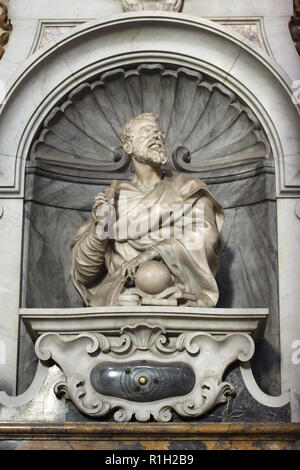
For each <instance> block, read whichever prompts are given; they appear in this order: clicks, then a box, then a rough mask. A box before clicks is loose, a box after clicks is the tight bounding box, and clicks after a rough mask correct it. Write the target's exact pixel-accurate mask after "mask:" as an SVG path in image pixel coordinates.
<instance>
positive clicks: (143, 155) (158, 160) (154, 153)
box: [134, 147, 168, 166]
mask: <svg viewBox="0 0 300 470" xmlns="http://www.w3.org/2000/svg"><path fill="white" fill-rule="evenodd" d="M134 157H135V159H136V161H137V162H139V163H146V164H148V165H149V164H150V165H155V166H165V165H166V164H167V163H168V156H167V154H166V151H165V149H164V147H161V149H159V150H158V149H155V150H154V149H147V150H146V151H143V152H135V153H134Z"/></svg>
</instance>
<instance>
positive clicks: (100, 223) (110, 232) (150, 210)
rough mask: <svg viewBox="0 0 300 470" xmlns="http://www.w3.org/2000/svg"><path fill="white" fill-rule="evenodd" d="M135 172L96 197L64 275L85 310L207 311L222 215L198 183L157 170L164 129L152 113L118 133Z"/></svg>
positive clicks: (214, 289)
mask: <svg viewBox="0 0 300 470" xmlns="http://www.w3.org/2000/svg"><path fill="white" fill-rule="evenodd" d="M121 141H122V144H123V148H124V150H125V152H126V153H127V154H128V155H129V156H130V158H131V160H132V164H133V167H134V170H135V175H134V177H133V179H132V180H131V181H129V182H121V183H116V182H113V184H112V186H111V187H110V188H108V189H107V190H105V191H104V192H101V193H99V194H98V195H97V196H96V198H95V202H94V206H93V209H92V213H91V217H90V219H89V221H88V222H87V223H86V224H84V225H83V226H82V227H81V228H80V229H79V231H78V232H77V234H76V236H75V238H74V240H73V242H72V246H71V276H72V280H73V283H74V285H75V287H76V288H77V289H78V291H79V293H80V294H81V296H82V298H83V300H84V302H85V304H86V306H93V307H97V306H106V305H173V306H175V305H179V306H196V307H214V306H215V305H216V304H217V301H218V296H219V291H218V286H217V283H216V280H215V275H216V273H217V271H218V262H219V258H218V250H219V233H220V229H221V226H222V223H223V210H222V208H221V206H220V205H219V204H218V202H217V201H216V200H215V199H214V197H213V196H212V195H211V194H210V192H209V191H208V189H207V186H206V185H205V183H203V182H202V181H200V180H199V179H197V178H195V177H193V176H190V175H189V174H179V173H171V172H166V171H164V167H165V166H166V165H167V163H168V156H167V154H166V150H165V144H164V132H163V130H162V129H161V127H160V125H159V123H158V121H157V119H156V117H155V116H154V115H153V114H152V113H143V114H141V115H139V116H137V117H135V118H133V119H131V120H130V121H129V122H127V123H126V124H125V125H124V127H123V129H122V135H121Z"/></svg>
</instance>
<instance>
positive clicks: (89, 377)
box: [35, 322, 254, 422]
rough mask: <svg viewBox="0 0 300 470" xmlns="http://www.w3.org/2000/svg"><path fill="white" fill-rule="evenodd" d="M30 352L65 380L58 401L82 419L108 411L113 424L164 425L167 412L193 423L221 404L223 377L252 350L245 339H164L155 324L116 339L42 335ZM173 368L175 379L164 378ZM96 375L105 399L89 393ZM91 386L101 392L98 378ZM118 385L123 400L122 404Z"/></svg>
mask: <svg viewBox="0 0 300 470" xmlns="http://www.w3.org/2000/svg"><path fill="white" fill-rule="evenodd" d="M35 349H36V354H37V356H38V358H39V359H40V360H41V361H49V360H52V361H54V362H55V363H56V364H58V366H59V367H60V368H61V369H62V371H63V373H64V375H65V381H64V382H59V383H58V384H56V386H55V388H54V392H55V393H56V395H57V397H58V398H61V397H64V398H66V399H70V400H72V402H73V403H74V405H75V406H76V407H77V408H78V409H79V410H80V411H81V412H82V413H83V414H85V415H88V416H90V417H95V418H100V417H101V416H104V415H106V414H107V413H108V412H110V411H114V419H115V420H116V421H119V422H123V421H129V420H130V419H131V418H132V417H133V416H135V418H136V419H137V420H138V421H148V420H149V419H150V418H151V416H153V418H154V419H155V420H156V421H170V420H171V419H172V411H175V412H176V413H178V414H179V415H181V416H185V417H196V416H200V415H202V414H204V413H206V412H208V411H209V410H211V409H212V408H213V407H214V406H216V405H217V404H218V403H225V402H226V401H227V400H228V399H229V397H230V395H231V394H232V392H233V387H232V385H231V384H229V383H227V382H223V381H222V377H223V375H224V372H225V370H226V368H227V367H228V366H229V364H231V363H232V362H234V361H236V360H240V361H243V362H244V361H248V360H249V359H250V358H251V357H252V355H253V353H254V342H253V340H252V338H251V336H249V335H248V334H246V333H229V334H222V335H215V336H213V335H211V334H209V333H205V332H189V333H182V334H177V335H174V333H173V334H172V335H169V334H168V333H166V330H165V329H164V328H163V327H162V326H161V325H159V324H149V323H147V322H140V323H133V324H129V325H127V326H125V327H123V328H121V329H120V332H119V335H118V336H108V335H104V334H100V333H81V334H58V333H45V334H43V335H42V336H40V337H39V338H38V340H37V342H36V346H35ZM175 367H176V368H177V369H176V374H175V373H174V372H173V375H172V373H171V375H170V371H171V372H172V369H174V368H175ZM99 370H100V371H101V373H104V376H103V377H104V378H105V380H104V381H103V383H102V388H103V387H104V389H105V390H106V392H105V394H104V393H100V392H99V388H98V386H95V373H96V372H97V371H99ZM174 370H175V369H174ZM178 370H180V371H182V372H181V373H182V374H184V373H185V374H186V375H185V376H184V377H187V378H188V379H187V382H188V383H189V385H187V386H188V387H189V389H188V391H187V388H186V387H185V388H184V387H183V388H182V387H181V386H180V381H181V382H183V381H184V382H185V381H186V379H185V378H183V376H182V378H181V379H180V374H179V379H178ZM95 371H96V372H95ZM147 371H148V372H149V373H148V372H147ZM147 374H148V375H147ZM171 376H172V377H171ZM176 376H177V378H176ZM103 377H102V378H103ZM124 377H125V379H124ZM170 377H171V378H170ZM174 377H175V379H174ZM97 378H98V379H99V381H100V382H99V383H100V390H101V377H100V376H99V377H98V376H97V374H96V379H97ZM152 378H154V379H153V380H154V381H153V382H152V383H151V384H150V380H152ZM124 380H125V382H124ZM170 380H175V381H176V380H178V386H176V387H174V388H173V389H172V387H171V388H170V387H169V389H168V387H167V385H168V382H169V381H170ZM147 382H148V385H147ZM124 384H125V385H126V387H127V389H128V390H129V392H130V394H129V395H128V397H127V398H126V387H125V385H124ZM137 385H138V386H137ZM147 386H148V387H150V386H151V387H150V388H151V390H150V388H149V393H148V392H147V388H143V387H147ZM156 386H157V390H159V393H158V394H156ZM168 390H169V391H168ZM174 390H176V396H174V395H175V392H174ZM124 393H125V398H124ZM147 393H148V394H147ZM135 397H138V398H136V399H135ZM147 397H148V398H147ZM161 397H163V398H161Z"/></svg>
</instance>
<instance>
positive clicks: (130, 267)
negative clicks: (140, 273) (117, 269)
mask: <svg viewBox="0 0 300 470" xmlns="http://www.w3.org/2000/svg"><path fill="white" fill-rule="evenodd" d="M156 257H157V252H156V251H155V250H151V249H149V250H147V251H144V253H141V254H140V255H138V256H136V257H135V258H133V259H132V260H131V261H129V262H128V263H124V264H123V265H122V277H123V278H124V279H127V278H128V277H129V278H131V279H134V277H135V273H136V271H137V270H138V268H139V266H140V265H141V264H143V263H145V262H146V261H150V260H152V259H154V258H156Z"/></svg>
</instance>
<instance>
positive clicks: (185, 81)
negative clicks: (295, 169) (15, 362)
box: [31, 64, 270, 172]
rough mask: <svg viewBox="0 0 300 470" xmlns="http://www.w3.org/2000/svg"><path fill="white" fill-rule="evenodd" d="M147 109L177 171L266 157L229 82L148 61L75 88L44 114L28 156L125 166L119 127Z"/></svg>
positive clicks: (254, 123)
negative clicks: (161, 129) (217, 80)
mask: <svg viewBox="0 0 300 470" xmlns="http://www.w3.org/2000/svg"><path fill="white" fill-rule="evenodd" d="M142 112H153V113H154V114H155V115H156V116H157V118H158V120H159V121H160V124H161V126H162V127H163V129H164V130H165V133H166V147H167V151H168V154H169V155H172V159H170V166H171V167H172V168H174V167H175V168H176V169H178V170H180V171H186V172H197V171H201V170H203V169H205V168H211V169H212V168H213V167H215V168H218V167H220V166H224V165H225V166H226V164H228V163H230V164H231V165H232V164H238V163H240V162H244V161H249V160H250V161H251V160H253V159H254V160H257V159H264V158H268V156H269V153H270V150H269V145H268V142H267V139H266V137H265V135H264V132H263V130H262V128H261V126H260V123H259V122H258V120H257V119H256V117H255V116H254V114H253V112H252V111H251V109H250V108H248V107H247V106H246V105H244V104H243V103H242V102H241V101H240V100H239V99H238V98H237V96H236V95H235V94H234V93H233V92H232V91H230V90H229V89H228V88H226V87H225V86H224V85H222V84H221V83H218V82H213V81H211V80H210V79H208V78H207V77H205V76H203V75H202V74H201V73H199V72H196V71H194V70H190V69H187V68H182V67H180V68H177V69H176V70H173V69H167V68H165V67H164V66H163V65H160V64H144V65H140V66H138V67H137V68H135V69H129V70H124V69H120V68H119V69H115V70H113V71H110V72H106V73H103V74H102V75H101V76H100V78H99V79H98V80H96V81H92V82H91V83H83V84H81V85H80V86H78V87H77V88H76V89H74V90H73V91H72V92H71V93H70V94H69V96H68V99H67V100H66V101H65V102H63V104H61V105H60V106H57V107H55V108H54V109H53V110H52V112H51V113H50V115H49V116H48V117H47V118H46V119H45V121H44V124H43V129H42V131H41V133H40V135H39V137H38V138H37V140H36V141H35V143H34V145H33V147H32V150H31V159H36V158H39V159H43V160H48V161H49V160H50V161H52V162H53V161H56V162H64V164H66V163H68V164H71V165H72V166H76V164H77V165H78V164H79V165H80V164H81V165H82V164H84V165H85V166H86V165H92V166H96V167H97V168H98V169H99V170H103V171H121V170H124V169H125V168H126V167H127V166H128V165H129V159H128V157H127V155H126V154H125V152H124V151H123V149H122V146H121V142H120V133H121V128H122V126H123V125H124V124H125V122H126V121H127V120H129V119H130V118H132V117H133V116H136V115H138V114H140V113H142Z"/></svg>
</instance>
